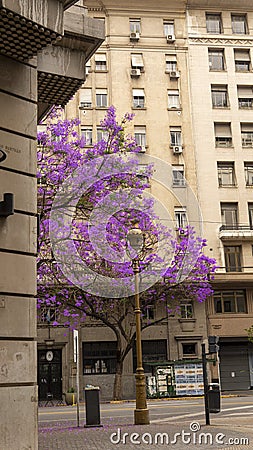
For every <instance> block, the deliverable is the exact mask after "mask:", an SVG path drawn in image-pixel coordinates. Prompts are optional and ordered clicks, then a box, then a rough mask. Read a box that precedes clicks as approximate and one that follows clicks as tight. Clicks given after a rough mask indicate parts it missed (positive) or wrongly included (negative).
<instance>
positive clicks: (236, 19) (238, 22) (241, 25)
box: [231, 14, 247, 34]
mask: <svg viewBox="0 0 253 450" xmlns="http://www.w3.org/2000/svg"><path fill="white" fill-rule="evenodd" d="M231 23H232V33H234V34H246V33H247V20H246V16H245V15H243V14H232V15H231Z"/></svg>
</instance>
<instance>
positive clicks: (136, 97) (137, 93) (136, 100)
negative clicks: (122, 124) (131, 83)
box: [133, 89, 145, 108]
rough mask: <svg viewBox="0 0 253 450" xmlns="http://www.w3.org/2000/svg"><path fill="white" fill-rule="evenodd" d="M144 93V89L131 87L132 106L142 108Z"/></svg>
mask: <svg viewBox="0 0 253 450" xmlns="http://www.w3.org/2000/svg"><path fill="white" fill-rule="evenodd" d="M144 106H145V94H144V89H133V108H144Z"/></svg>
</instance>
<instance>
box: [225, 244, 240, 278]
mask: <svg viewBox="0 0 253 450" xmlns="http://www.w3.org/2000/svg"><path fill="white" fill-rule="evenodd" d="M224 255H225V265H226V271H227V272H241V271H242V265H241V246H240V245H234V246H231V245H226V246H224Z"/></svg>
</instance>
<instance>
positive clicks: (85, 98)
mask: <svg viewBox="0 0 253 450" xmlns="http://www.w3.org/2000/svg"><path fill="white" fill-rule="evenodd" d="M79 92H80V97H79V98H80V103H91V89H81V90H80V91H79Z"/></svg>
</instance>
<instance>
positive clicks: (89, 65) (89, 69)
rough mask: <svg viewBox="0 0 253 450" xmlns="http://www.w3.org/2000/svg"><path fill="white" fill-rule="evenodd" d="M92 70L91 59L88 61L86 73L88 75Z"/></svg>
mask: <svg viewBox="0 0 253 450" xmlns="http://www.w3.org/2000/svg"><path fill="white" fill-rule="evenodd" d="M90 71H91V62H90V59H89V61H87V63H86V64H85V75H86V76H88V75H89V73H90Z"/></svg>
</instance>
